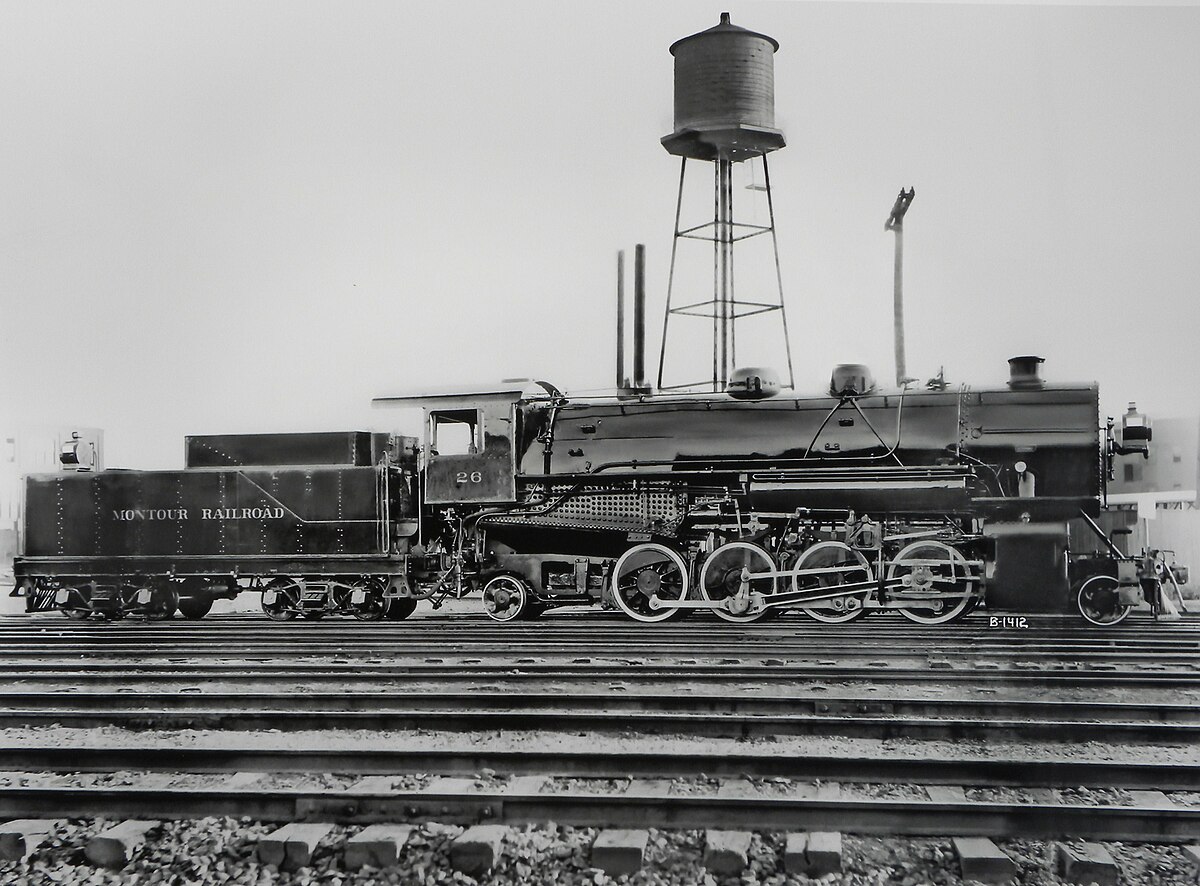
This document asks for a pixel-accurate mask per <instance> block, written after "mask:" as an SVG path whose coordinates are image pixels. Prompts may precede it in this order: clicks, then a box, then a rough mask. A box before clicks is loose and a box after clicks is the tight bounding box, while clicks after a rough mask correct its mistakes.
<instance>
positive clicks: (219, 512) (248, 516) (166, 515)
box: [112, 508, 283, 520]
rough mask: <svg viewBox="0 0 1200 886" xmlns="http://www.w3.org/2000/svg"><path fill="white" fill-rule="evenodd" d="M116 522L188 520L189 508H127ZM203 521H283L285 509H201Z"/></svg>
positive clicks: (116, 512)
mask: <svg viewBox="0 0 1200 886" xmlns="http://www.w3.org/2000/svg"><path fill="white" fill-rule="evenodd" d="M112 513H113V518H114V519H116V520H186V519H187V518H188V509H187V508H137V509H132V508H127V509H125V510H119V511H113V512H112ZM200 519H201V520H281V519H283V508H200Z"/></svg>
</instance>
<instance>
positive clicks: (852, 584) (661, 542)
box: [376, 363, 1117, 622]
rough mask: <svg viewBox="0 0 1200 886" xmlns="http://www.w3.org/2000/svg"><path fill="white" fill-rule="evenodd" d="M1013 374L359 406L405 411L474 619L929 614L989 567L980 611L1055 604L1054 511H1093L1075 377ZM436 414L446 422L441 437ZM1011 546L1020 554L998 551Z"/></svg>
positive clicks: (1062, 567)
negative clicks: (421, 425)
mask: <svg viewBox="0 0 1200 886" xmlns="http://www.w3.org/2000/svg"><path fill="white" fill-rule="evenodd" d="M1018 369H1019V371H1015V372H1014V378H1013V380H1012V381H1010V383H1009V384H1008V385H1007V386H1005V387H1003V388H997V389H987V390H971V389H969V388H965V387H963V388H960V389H957V390H950V389H947V388H946V387H945V386H944V385H934V386H933V389H929V390H918V391H911V390H910V391H905V392H899V391H897V392H889V393H875V392H874V391H873V385H872V383H871V382H870V380H869V379H868V378H867V377H866V376H865V375H864V374H862V373H861V369H860V368H859V367H849V368H847V369H846V370H845V371H842V372H841V374H840V375H839V374H836V373H835V377H834V379H833V381H832V384H831V393H830V394H829V395H826V396H798V395H786V396H784V395H781V396H778V397H772V398H763V399H754V398H745V397H738V396H734V395H730V394H728V393H726V394H711V393H706V394H662V393H660V394H655V395H651V394H648V393H647V394H636V393H628V394H626V395H624V396H615V397H608V398H595V399H589V400H574V399H572V398H567V397H564V396H562V395H561V394H559V393H558V392H557V391H556V390H555V389H554V388H552V387H551V386H548V385H542V387H541V388H540V389H537V390H535V391H534V392H533V393H528V392H522V391H517V390H515V389H514V390H509V391H490V392H475V393H466V394H446V395H440V396H425V397H399V398H388V399H384V400H380V401H376V402H377V404H378V405H418V404H419V405H421V406H422V407H423V408H424V410H425V418H426V430H425V433H426V439H425V474H424V501H425V504H426V508H427V510H428V512H429V513H430V514H431V515H436V519H432V520H431V523H432V524H433V525H437V526H439V527H441V531H442V532H443V533H444V536H443V539H442V544H443V545H444V547H445V549H446V550H453V551H455V552H456V554H455V556H456V557H457V564H456V569H455V570H453V572H454V575H455V576H456V580H457V581H459V582H460V585H459V587H460V589H464V588H466V587H469V588H482V590H483V600H484V606H485V608H486V609H487V611H488V612H489V614H491V615H492V616H493V617H496V618H499V619H501V620H507V619H509V618H517V617H522V616H528V615H530V614H533V615H536V614H538V613H539V612H541V611H544V610H545V609H546V608H548V607H552V606H558V605H566V604H569V603H581V602H593V601H594V600H596V599H597V598H601V599H603V600H605V602H607V603H610V604H612V605H616V606H617V607H618V608H620V609H622V610H623V611H625V612H626V613H627V614H629V615H631V616H632V617H634V618H639V619H640V620H645V621H657V620H660V619H663V618H667V617H670V616H672V615H677V614H682V613H683V612H685V611H687V610H689V609H693V608H709V609H713V610H714V611H716V612H717V614H718V615H720V616H721V617H723V618H728V619H729V620H733V621H752V620H755V619H756V618H758V617H761V616H762V615H763V614H765V613H766V612H767V610H769V609H772V608H778V607H792V606H795V607H797V608H802V609H804V610H805V611H806V612H808V613H809V614H813V612H814V610H815V611H816V614H815V615H814V617H818V618H820V619H821V620H827V621H840V620H847V619H849V618H852V617H858V616H860V615H861V614H863V613H864V612H865V611H866V610H867V609H872V608H892V609H898V610H899V611H901V612H902V614H905V615H908V616H909V617H911V618H913V619H914V620H916V621H922V622H937V621H941V620H949V619H950V618H953V617H958V616H959V615H963V614H966V612H969V611H970V610H971V609H972V608H974V607H975V606H976V605H978V604H979V603H981V602H985V594H984V588H985V586H986V585H987V584H988V583H989V581H992V582H993V583H996V582H998V584H996V592H995V593H994V594H993V595H992V596H991V598H988V599H986V602H987V604H988V605H989V606H992V607H993V608H1009V609H1016V610H1021V611H1064V610H1066V609H1068V608H1069V607H1070V605H1071V600H1070V595H1071V593H1072V588H1071V576H1070V570H1069V562H1070V557H1069V532H1068V521H1072V520H1074V521H1076V522H1078V521H1079V520H1081V519H1086V518H1088V517H1094V516H1095V515H1096V514H1097V513H1098V511H1099V509H1100V507H1101V502H1102V498H1103V492H1104V482H1105V478H1106V472H1107V469H1108V462H1109V461H1110V459H1111V458H1112V456H1113V455H1114V454H1115V449H1114V446H1115V445H1117V444H1116V441H1115V440H1112V439H1110V434H1109V433H1108V432H1106V430H1105V429H1104V428H1103V427H1102V423H1101V420H1100V415H1099V403H1098V392H1097V388H1096V386H1095V385H1047V384H1045V383H1043V382H1042V381H1041V379H1040V378H1038V377H1037V375H1036V373H1029V372H1028V365H1027V363H1021V364H1020V366H1019V367H1018ZM856 373H858V374H856ZM832 392H836V393H832ZM449 427H455V428H458V429H459V430H460V431H461V429H462V428H464V427H465V428H466V433H460V434H459V436H458V438H457V449H456V450H455V451H448V450H447V448H446V447H445V446H442V445H441V444H440V442H439V441H440V438H441V437H443V436H444V434H445V430H446V429H447V428H449ZM1077 529H1078V528H1077ZM1024 541H1029V542H1030V543H1031V544H1033V545H1034V547H1037V548H1038V549H1039V550H1040V551H1041V552H1042V553H1044V554H1045V555H1046V556H1044V557H1041V558H1040V559H1039V558H1035V559H1036V560H1037V563H1038V566H1037V568H1036V569H1031V568H1029V566H1028V564H1026V565H1025V566H1024V567H1023V568H1020V569H1018V568H1015V567H1014V563H1015V562H1016V561H1019V560H1021V559H1022V557H1021V554H1020V550H1021V545H1022V544H1023V542H1024ZM1039 546H1040V547H1039ZM998 551H1003V552H1004V555H1003V556H1004V557H1007V558H1009V559H1010V560H1011V561H1013V562H1010V564H1009V565H1008V568H1003V565H1004V564H1002V563H999V562H998V560H997V552H998ZM897 557H899V559H897ZM814 558H815V559H814ZM652 573H654V574H652ZM639 581H640V582H641V585H643V586H644V587H642V586H639V584H638V583H639ZM668 586H669V587H668ZM622 588H625V590H624V592H623V591H622ZM689 589H690V590H689ZM672 595H674V596H673V597H672ZM631 598H632V600H631Z"/></svg>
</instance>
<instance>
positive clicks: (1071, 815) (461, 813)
mask: <svg viewBox="0 0 1200 886" xmlns="http://www.w3.org/2000/svg"><path fill="white" fill-rule="evenodd" d="M0 816H3V817H5V818H85V817H92V816H103V817H105V818H108V819H113V818H124V817H130V818H139V819H182V818H199V817H205V816H230V817H241V816H249V817H251V818H256V819H263V820H268V821H289V820H297V821H334V822H342V823H353V822H368V821H391V822H412V821H424V820H434V821H440V822H452V821H454V822H476V821H481V820H483V821H490V822H494V823H502V824H510V825H515V824H533V823H544V822H547V821H554V822H557V823H560V824H570V825H575V826H590V827H613V826H618V827H625V828H629V827H663V828H705V827H721V828H737V829H747V830H749V829H757V830H776V831H778V830H790V829H803V830H821V831H828V830H837V831H843V832H847V833H859V834H902V835H946V834H954V835H956V836H973V835H980V836H989V837H993V838H995V837H1041V838H1047V837H1064V836H1070V837H1073V838H1083V839H1091V840H1119V841H1131V842H1139V841H1151V842H1180V841H1186V840H1194V839H1195V834H1196V832H1197V830H1198V829H1200V808H1189V807H1179V806H1175V805H1173V804H1170V803H1169V802H1168V803H1165V804H1159V805H1153V806H1080V805H1071V804H1064V803H985V802H973V801H970V800H963V801H960V802H934V801H929V800H925V801H920V800H884V799H848V798H838V799H819V798H816V799H809V798H804V799H798V798H790V797H769V796H754V797H736V796H698V795H664V793H663V792H662V791H657V790H642V789H640V787H639V785H638V784H637V783H636V782H635V783H633V784H632V785H631V786H630V790H629V791H627V792H625V793H623V794H588V793H582V792H563V793H540V792H532V791H528V790H525V791H520V790H512V789H510V788H507V787H506V788H500V789H493V790H483V791H458V790H451V791H438V790H420V791H407V792H393V791H379V790H356V789H355V788H353V787H352V788H350V789H346V790H319V791H314V790H283V789H271V788H263V787H256V786H254V785H253V784H251V785H249V786H247V787H245V788H241V789H236V790H235V789H229V788H214V789H188V788H179V787H157V788H147V787H139V786H136V785H135V786H128V787H88V788H85V789H78V788H69V787H9V788H2V789H0Z"/></svg>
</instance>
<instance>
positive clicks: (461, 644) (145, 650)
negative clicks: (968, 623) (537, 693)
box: [0, 636, 1200, 662]
mask: <svg viewBox="0 0 1200 886" xmlns="http://www.w3.org/2000/svg"><path fill="white" fill-rule="evenodd" d="M0 640H3V638H2V637H0ZM171 640H172V638H166V639H158V638H153V637H138V638H131V639H127V640H122V641H114V640H112V639H96V640H90V641H85V640H82V639H81V638H69V639H62V640H44V639H43V640H30V641H27V642H24V643H15V642H11V641H9V642H6V643H5V645H4V646H3V649H2V651H0V657H3V658H11V659H21V658H38V657H42V656H45V655H47V654H51V653H53V652H59V653H68V654H71V655H80V654H93V655H104V656H107V657H110V658H118V657H129V656H139V657H143V656H146V655H147V654H151V655H167V654H169V655H184V654H186V655H195V656H209V657H211V656H213V655H220V654H228V653H229V652H230V650H231V649H236V650H237V651H239V652H241V653H242V654H245V653H247V652H249V653H252V654H260V655H265V654H278V653H288V654H310V655H315V654H327V653H329V652H345V651H348V649H354V650H356V651H362V652H378V651H389V652H393V653H394V652H404V653H406V654H411V655H417V654H426V655H429V654H436V653H439V652H445V651H446V649H447V645H448V642H450V643H452V644H453V645H452V646H451V647H450V648H452V649H458V650H463V651H468V650H469V651H487V652H492V653H493V654H501V653H513V652H522V653H528V652H537V651H543V650H544V651H545V652H547V653H560V654H568V653H574V652H577V651H580V652H588V651H594V650H612V651H614V652H623V651H628V650H638V651H644V650H646V649H651V650H653V651H655V652H664V653H666V652H682V653H690V654H704V655H729V654H734V653H744V652H746V651H748V650H750V651H754V650H758V651H762V652H771V653H792V654H809V655H815V654H831V655H832V654H847V653H848V654H853V655H857V656H860V657H861V656H871V657H891V658H897V657H913V656H916V657H925V656H927V655H930V654H931V653H933V654H936V655H938V656H942V657H944V656H968V657H971V658H979V657H982V656H994V657H1003V658H1019V657H1039V656H1041V657H1055V656H1057V657H1066V656H1081V655H1083V656H1091V657H1103V658H1109V659H1114V660H1118V661H1127V660H1132V661H1136V660H1141V659H1145V660H1149V661H1172V660H1180V661H1186V662H1192V661H1196V660H1197V659H1198V657H1200V642H1196V643H1192V644H1178V645H1172V646H1164V645H1160V646H1157V647H1154V648H1138V647H1132V648H1122V647H1114V646H1086V645H1077V644H1054V643H1028V644H1020V643H1005V644H999V643H995V644H984V643H973V644H961V645H958V644H950V643H939V644H936V645H923V644H914V643H908V642H904V643H899V644H889V645H879V638H878V637H876V638H875V639H874V640H872V642H871V644H869V645H868V644H866V643H865V642H842V643H836V644H835V643H806V642H803V640H785V641H779V640H774V641H767V640H757V641H742V640H740V639H735V640H731V641H724V640H723V638H719V637H713V636H710V637H708V638H707V639H706V640H705V639H701V638H697V639H696V640H694V641H688V642H679V641H675V640H663V641H659V640H656V639H655V638H653V637H649V636H648V637H645V638H642V639H640V640H636V641H635V640H617V639H614V638H610V637H586V638H576V639H572V638H564V639H562V640H558V639H554V640H547V639H538V640H525V639H520V638H515V637H514V638H509V639H501V638H497V637H489V638H487V640H486V641H484V642H482V643H475V642H472V641H470V640H466V639H463V638H453V639H452V640H450V641H447V640H442V641H440V642H439V640H438V639H436V638H435V639H430V638H422V639H421V640H420V641H413V640H401V639H391V640H388V639H386V638H374V637H362V638H352V639H349V640H338V639H329V640H321V639H314V638H311V637H297V638H295V639H294V640H291V641H288V640H286V639H283V638H278V637H276V638H272V640H271V641H269V642H255V641H252V639H251V638H245V637H220V638H213V639H212V640H207V641H203V642H196V641H186V642H171Z"/></svg>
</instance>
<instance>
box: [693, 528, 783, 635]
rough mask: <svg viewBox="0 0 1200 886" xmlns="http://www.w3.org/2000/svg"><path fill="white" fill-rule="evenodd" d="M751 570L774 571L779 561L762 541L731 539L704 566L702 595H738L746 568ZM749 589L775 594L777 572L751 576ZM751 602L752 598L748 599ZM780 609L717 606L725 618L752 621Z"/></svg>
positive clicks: (715, 599)
mask: <svg viewBox="0 0 1200 886" xmlns="http://www.w3.org/2000/svg"><path fill="white" fill-rule="evenodd" d="M744 569H748V570H749V571H750V572H751V573H758V572H774V571H775V561H773V560H772V559H771V555H770V554H768V553H767V552H766V551H764V550H763V549H762V548H760V547H759V546H758V545H754V544H750V543H749V542H745V541H731V542H729V543H728V544H723V545H721V546H720V547H719V548H717V549H716V550H715V551H713V552H712V553H711V554H709V555H708V559H707V560H705V561H704V567H703V568H702V569H701V570H700V596H701V597H703V598H704V599H705V600H709V601H711V602H719V601H721V600H727V599H729V598H730V597H736V596H737V593H738V591H739V590H740V588H741V584H742V570H744ZM748 584H749V590H750V591H751V592H757V593H760V594H773V593H775V591H776V588H777V586H778V581H777V580H776V578H775V576H774V575H768V576H765V577H763V578H754V577H753V576H752V577H751V578H750V581H749V582H748ZM747 602H748V601H747ZM775 611H777V610H772V609H762V610H760V611H758V612H755V613H753V614H749V613H746V612H740V613H738V612H730V611H729V610H728V609H714V610H713V612H715V613H716V614H717V617H718V618H723V619H725V621H732V622H737V623H739V624H748V623H749V622H752V621H758V620H759V619H762V618H765V617H766V616H767V615H769V614H771V613H772V612H775Z"/></svg>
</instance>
